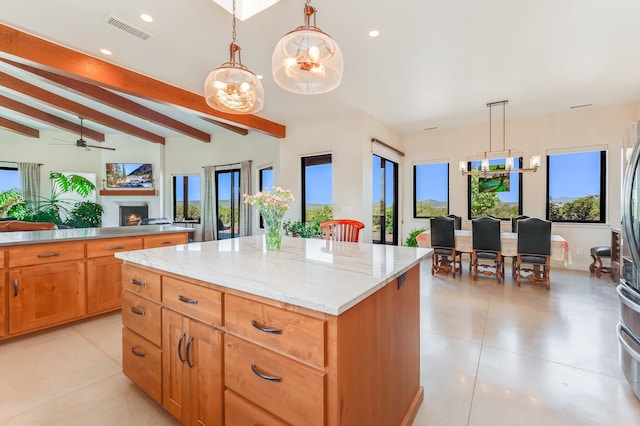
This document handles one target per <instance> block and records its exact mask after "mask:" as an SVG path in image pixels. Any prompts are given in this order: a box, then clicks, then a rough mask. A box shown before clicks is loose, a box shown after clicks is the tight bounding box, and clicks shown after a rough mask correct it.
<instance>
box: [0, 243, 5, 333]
mask: <svg viewBox="0 0 640 426" xmlns="http://www.w3.org/2000/svg"><path fill="white" fill-rule="evenodd" d="M5 258H6V256H5V251H4V250H0V338H2V337H4V336H5V335H6V334H7V321H6V318H7V311H6V306H7V303H6V300H7V270H6V269H5Z"/></svg>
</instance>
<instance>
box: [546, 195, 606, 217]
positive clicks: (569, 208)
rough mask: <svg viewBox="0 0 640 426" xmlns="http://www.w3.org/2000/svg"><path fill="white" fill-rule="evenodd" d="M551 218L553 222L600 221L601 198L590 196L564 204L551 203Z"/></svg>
mask: <svg viewBox="0 0 640 426" xmlns="http://www.w3.org/2000/svg"><path fill="white" fill-rule="evenodd" d="M549 217H550V218H551V220H570V221H577V222H583V221H585V222H586V221H598V220H600V197H598V196H597V195H588V196H586V197H581V198H577V199H575V200H573V201H571V202H568V203H564V204H559V203H550V208H549Z"/></svg>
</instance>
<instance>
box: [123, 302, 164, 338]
mask: <svg viewBox="0 0 640 426" xmlns="http://www.w3.org/2000/svg"><path fill="white" fill-rule="evenodd" d="M161 318H162V306H161V305H159V304H157V303H154V302H152V301H150V300H148V299H144V298H142V297H140V296H136V295H135V294H133V293H131V292H128V291H123V292H122V324H124V326H125V327H127V328H129V329H131V330H133V331H135V332H136V333H138V334H139V335H141V336H142V337H144V338H145V339H147V340H149V341H150V342H151V343H153V344H154V345H157V346H160V345H161V343H162V337H161V336H162V327H161V325H162V319H161Z"/></svg>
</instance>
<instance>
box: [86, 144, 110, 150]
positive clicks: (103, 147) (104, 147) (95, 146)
mask: <svg viewBox="0 0 640 426" xmlns="http://www.w3.org/2000/svg"><path fill="white" fill-rule="evenodd" d="M85 146H86V147H88V148H98V149H108V150H109V151H115V150H116V149H115V148H110V147H108V146H99V145H85Z"/></svg>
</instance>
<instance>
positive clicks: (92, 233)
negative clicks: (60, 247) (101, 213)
mask: <svg viewBox="0 0 640 426" xmlns="http://www.w3.org/2000/svg"><path fill="white" fill-rule="evenodd" d="M175 232H193V229H190V228H184V227H181V226H171V225H143V226H120V227H113V228H74V229H57V230H53V231H25V232H0V247H3V246H13V245H19V244H40V243H55V242H60V241H74V240H92V239H93V240H95V239H102V238H118V237H136V236H145V235H153V234H162V233H175Z"/></svg>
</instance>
